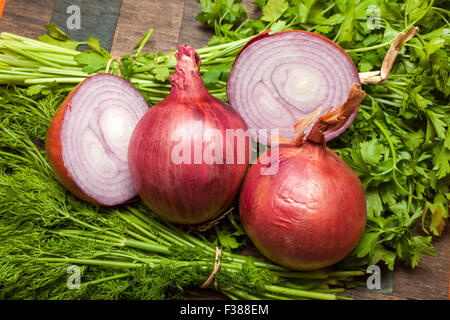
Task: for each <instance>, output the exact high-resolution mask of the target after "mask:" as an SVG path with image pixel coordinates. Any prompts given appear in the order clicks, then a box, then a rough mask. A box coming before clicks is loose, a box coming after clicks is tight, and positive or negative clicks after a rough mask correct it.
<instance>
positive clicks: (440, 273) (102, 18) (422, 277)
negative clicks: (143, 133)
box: [0, 0, 450, 299]
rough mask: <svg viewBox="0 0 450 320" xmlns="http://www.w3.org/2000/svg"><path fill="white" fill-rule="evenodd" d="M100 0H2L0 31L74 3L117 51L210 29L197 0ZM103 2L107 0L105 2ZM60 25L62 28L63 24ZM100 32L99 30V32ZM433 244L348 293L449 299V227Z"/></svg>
mask: <svg viewBox="0 0 450 320" xmlns="http://www.w3.org/2000/svg"><path fill="white" fill-rule="evenodd" d="M102 1H103V2H102ZM102 1H100V0H96V1H95V0H94V1H91V2H88V3H89V4H90V5H91V7H90V8H88V9H86V8H83V6H85V5H86V1H83V2H81V0H78V1H77V0H70V1H68V0H6V5H5V7H4V12H3V16H2V18H1V20H0V32H3V31H7V32H12V33H15V34H19V35H23V36H28V37H32V38H37V37H38V36H39V35H41V34H43V33H46V30H45V28H44V27H43V25H44V24H47V23H49V22H51V21H55V20H56V21H58V19H59V21H61V19H67V17H68V16H69V15H70V14H67V12H64V11H62V10H64V9H65V8H67V7H68V6H69V5H73V4H77V3H78V4H79V6H80V8H81V31H82V32H85V33H86V34H90V35H93V36H96V37H99V38H100V39H101V41H102V45H104V46H105V47H106V48H107V49H110V52H111V54H112V55H115V56H122V55H125V54H127V53H129V52H130V49H131V48H132V47H133V46H134V44H135V43H136V42H137V41H138V40H139V39H140V38H141V36H142V35H143V34H144V33H145V32H146V31H147V30H148V29H150V28H154V32H153V34H152V36H151V39H150V41H149V42H148V44H147V45H146V47H145V48H144V51H151V52H156V51H162V52H165V53H167V52H169V50H175V49H176V47H177V45H180V44H189V45H191V46H193V47H194V48H200V47H202V46H205V45H206V44H207V43H208V40H209V39H210V37H211V36H212V35H213V33H212V31H211V30H210V29H208V28H206V27H204V26H203V25H202V24H201V23H200V22H198V21H196V20H195V17H196V15H197V13H198V12H200V4H199V3H198V1H196V0H168V1H167V0H121V1H120V0H117V1H106V0H102ZM0 2H2V0H0ZM106 3H108V5H105V4H106ZM243 3H244V4H245V5H246V6H247V8H248V13H249V15H250V16H251V17H257V16H258V15H259V14H260V13H259V12H258V11H257V10H256V9H255V7H254V6H253V5H251V0H244V1H243ZM0 4H1V3H0ZM0 8H1V5H0ZM89 10H90V11H89ZM86 11H87V12H86ZM64 15H66V16H64ZM87 17H90V18H91V19H90V20H89V19H87ZM85 18H86V19H85ZM108 19H109V20H108ZM108 21H109V23H110V24H112V28H111V29H108V30H102V26H104V25H105V24H106V23H107V22H108ZM111 21H112V22H111ZM114 25H115V28H114ZM60 27H62V28H63V26H61V25H60ZM83 27H84V29H83ZM63 29H64V28H63ZM86 29H88V30H86ZM79 31H80V30H78V31H77V30H75V31H74V32H70V31H68V34H69V35H71V36H73V37H74V38H76V37H77V36H80V34H79V33H80V32H79ZM77 32H78V33H77ZM99 32H100V33H102V32H103V33H102V34H100V35H99V34H98V33H99ZM105 39H106V40H105ZM80 40H81V39H80ZM105 43H106V45H105ZM434 245H435V248H436V251H437V252H438V255H437V256H436V257H430V256H424V257H423V258H422V260H421V262H420V264H419V266H418V267H417V268H416V269H414V270H411V268H409V267H406V266H402V265H401V264H399V265H397V266H396V267H395V272H394V273H393V280H392V286H393V288H391V289H392V290H391V291H392V292H391V293H384V294H379V293H373V292H369V291H361V290H352V291H349V292H346V295H348V296H351V297H354V298H357V299H448V298H449V286H450V283H449V273H450V272H449V271H450V230H449V228H447V229H446V230H445V231H444V234H443V235H442V237H440V238H437V239H436V240H435V241H434ZM382 276H383V274H382ZM202 298H211V299H220V298H223V296H221V295H220V294H217V293H215V292H213V291H204V292H203V294H202Z"/></svg>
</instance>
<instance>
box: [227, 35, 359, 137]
mask: <svg viewBox="0 0 450 320" xmlns="http://www.w3.org/2000/svg"><path fill="white" fill-rule="evenodd" d="M353 83H360V79H359V75H358V71H357V69H356V67H355V65H354V63H353V61H352V60H351V58H350V57H349V56H348V55H347V53H346V52H345V51H344V50H343V49H342V48H341V47H339V46H338V45H337V44H335V43H334V42H332V41H331V40H329V39H327V38H325V37H323V36H321V35H319V34H316V33H312V32H307V31H299V30H295V31H294V30H289V31H282V32H278V33H274V34H269V32H265V33H263V34H261V35H258V36H256V37H255V38H253V39H252V40H251V41H249V43H247V45H246V46H245V47H244V48H243V49H242V50H241V52H240V53H239V55H238V57H237V58H236V60H235V62H234V65H233V68H232V70H231V72H230V76H229V78H228V82H227V97H228V101H229V103H230V104H231V106H233V108H235V109H236V110H237V111H238V112H239V113H240V114H241V116H242V117H243V118H244V120H245V121H246V123H247V125H248V127H249V129H251V130H253V132H254V134H253V138H254V139H255V140H257V141H258V142H260V143H262V144H266V143H267V139H268V138H270V134H269V135H266V133H267V132H270V130H271V129H279V133H280V135H282V136H284V137H286V138H287V139H290V140H291V139H293V138H294V136H295V132H294V130H293V129H292V128H293V125H294V124H295V123H296V122H297V120H298V119H301V118H304V117H307V116H308V115H310V114H311V113H313V112H315V110H317V109H318V108H319V107H320V106H323V107H326V106H329V107H331V106H333V107H337V106H339V105H341V104H342V103H343V102H344V101H345V98H346V97H347V93H348V92H349V90H350V87H351V85H352V84H353ZM326 111H328V110H327V109H325V108H324V109H323V110H322V114H324V113H325V112H326ZM357 111H358V109H356V110H355V112H354V113H353V115H352V116H351V117H350V118H349V119H348V121H347V123H346V124H345V125H344V126H343V127H341V128H340V130H336V131H333V132H329V133H327V134H326V135H325V136H326V140H327V141H329V140H331V139H333V138H335V137H336V136H338V135H339V134H341V133H342V132H343V131H344V130H345V129H346V128H347V127H348V126H349V125H350V123H351V122H352V121H353V119H354V118H355V116H356V113H357ZM258 129H264V130H261V132H259V133H258V131H257V130H258ZM307 131H308V130H307Z"/></svg>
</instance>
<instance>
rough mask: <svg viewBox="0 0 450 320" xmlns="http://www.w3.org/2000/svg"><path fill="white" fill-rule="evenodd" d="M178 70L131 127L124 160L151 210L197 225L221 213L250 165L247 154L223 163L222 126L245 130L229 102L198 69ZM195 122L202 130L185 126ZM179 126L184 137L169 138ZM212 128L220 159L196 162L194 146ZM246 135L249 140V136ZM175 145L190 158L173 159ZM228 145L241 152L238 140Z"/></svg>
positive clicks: (204, 145) (205, 144) (184, 52)
mask: <svg viewBox="0 0 450 320" xmlns="http://www.w3.org/2000/svg"><path fill="white" fill-rule="evenodd" d="M186 48H188V47H183V48H179V52H181V55H184V56H185V57H186V56H192V55H194V54H195V55H196V53H193V52H192V51H193V49H189V48H188V49H186ZM191 50H192V51H191ZM196 57H197V58H198V56H197V55H196ZM198 59H199V58H198ZM197 63H198V64H199V62H197ZM179 65H180V62H179ZM180 69H181V70H183V72H182V73H177V71H175V74H174V76H173V77H172V78H171V82H172V90H171V92H170V94H169V96H168V97H167V98H166V99H164V100H163V101H161V102H160V103H158V104H156V105H154V106H153V107H152V108H151V109H150V110H149V111H148V112H147V114H146V115H144V117H143V118H142V119H141V121H140V122H139V123H138V125H137V127H136V128H135V130H134V132H133V135H132V137H131V141H130V146H129V151H128V160H129V166H130V172H131V177H132V180H133V182H134V186H135V188H136V190H137V191H138V193H139V196H140V197H141V199H142V200H143V201H144V202H145V204H146V205H147V206H148V207H149V208H150V209H151V210H152V211H153V212H154V213H155V214H157V215H158V216H160V217H161V218H163V219H166V220H168V221H170V222H173V223H179V224H197V223H202V222H205V221H207V220H210V219H212V218H214V217H216V216H218V215H219V214H221V213H223V211H224V210H225V209H227V208H228V207H229V206H230V204H231V202H232V201H233V200H234V198H235V197H236V194H237V192H238V189H239V187H240V185H241V183H242V180H243V178H244V175H245V173H246V171H247V169H248V166H249V157H248V156H246V157H245V159H244V161H241V162H242V163H238V161H237V156H235V159H234V161H232V163H230V164H227V162H226V159H225V157H226V152H227V144H226V143H225V137H226V130H227V129H228V130H229V129H232V130H236V129H241V130H242V132H245V131H246V130H247V126H246V124H245V122H244V120H243V119H242V118H241V116H240V115H239V114H238V113H237V112H236V111H234V110H233V109H232V108H231V107H230V106H229V105H228V104H226V103H225V102H223V101H221V100H219V99H217V98H215V97H213V96H211V95H210V94H209V93H208V91H207V90H206V88H205V87H204V85H203V81H202V79H201V77H200V74H199V73H198V71H197V70H195V71H194V70H187V69H186V68H185V66H182V67H181V66H180ZM199 123H201V124H202V130H199V131H194V132H193V131H189V130H190V129H191V128H195V127H196V126H197V127H198V124H199ZM180 128H186V131H185V134H184V138H183V139H173V138H171V137H173V136H172V135H173V133H174V132H175V131H176V130H179V129H180ZM211 128H213V129H215V130H217V132H219V131H220V133H221V134H222V137H223V141H224V143H223V147H222V148H221V150H222V155H223V161H222V163H205V161H200V162H201V163H198V161H197V162H196V160H195V155H194V154H195V152H196V149H195V148H196V146H198V145H200V146H201V150H202V153H203V152H204V150H205V148H207V147H208V144H209V143H208V142H207V141H205V140H207V139H205V137H203V134H204V133H205V131H206V130H208V129H211ZM244 139H245V144H246V145H248V144H249V141H250V139H249V138H248V137H244ZM183 146H185V148H186V149H184V148H183ZM174 148H180V149H183V150H190V151H191V157H189V161H186V162H188V163H176V162H174V161H173V152H174ZM230 148H231V150H233V151H234V155H237V154H238V152H242V151H243V150H242V149H240V150H238V143H237V141H236V140H234V143H231V144H228V152H229V151H231V150H230ZM197 150H198V149H197ZM180 155H182V153H180ZM186 159H188V158H186Z"/></svg>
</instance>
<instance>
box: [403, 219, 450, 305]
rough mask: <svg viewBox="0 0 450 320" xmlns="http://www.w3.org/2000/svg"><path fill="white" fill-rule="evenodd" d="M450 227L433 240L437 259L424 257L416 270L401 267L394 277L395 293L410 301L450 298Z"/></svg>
mask: <svg viewBox="0 0 450 320" xmlns="http://www.w3.org/2000/svg"><path fill="white" fill-rule="evenodd" d="M449 227H450V226H449V225H447V226H446V229H445V230H444V232H443V234H442V236H441V237H435V238H434V239H433V242H432V244H433V246H434V247H435V250H436V252H437V256H436V257H432V256H428V255H426V256H423V257H422V259H421V260H420V262H419V265H418V267H417V268H415V269H411V268H410V267H407V266H402V265H400V266H399V267H398V268H397V270H396V272H395V275H394V292H395V294H396V295H399V296H403V297H406V298H409V299H423V300H429V299H433V300H437V299H439V300H447V299H450V297H449V284H450V280H449V271H450V228H449Z"/></svg>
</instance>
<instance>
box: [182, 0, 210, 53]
mask: <svg viewBox="0 0 450 320" xmlns="http://www.w3.org/2000/svg"><path fill="white" fill-rule="evenodd" d="M201 8H202V7H201V5H200V2H198V1H193V0H186V6H185V8H184V13H183V20H182V22H181V25H180V33H179V37H178V45H181V44H188V45H190V46H191V47H193V48H196V49H198V48H202V47H204V46H206V45H207V44H208V41H209V39H210V38H211V37H212V36H213V35H214V30H212V29H211V28H208V27H206V26H205V25H204V24H203V23H201V22H199V21H197V20H196V19H195V17H196V16H197V14H198V13H199V12H200V11H201Z"/></svg>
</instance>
